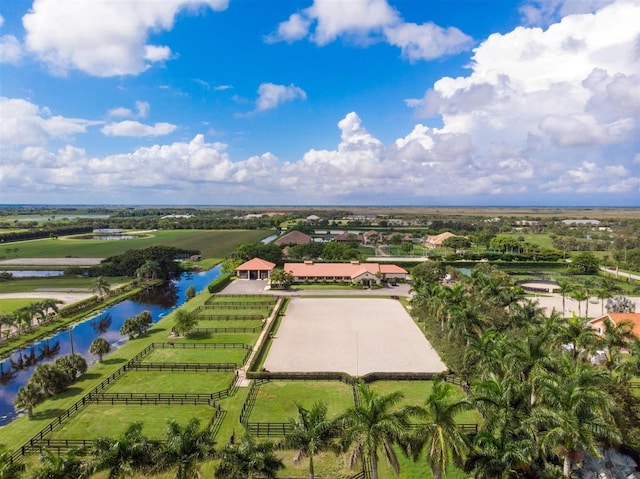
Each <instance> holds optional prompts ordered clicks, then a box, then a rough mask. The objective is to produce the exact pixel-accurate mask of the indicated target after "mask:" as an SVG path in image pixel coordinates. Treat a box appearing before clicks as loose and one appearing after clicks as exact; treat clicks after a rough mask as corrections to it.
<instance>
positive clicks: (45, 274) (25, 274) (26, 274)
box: [0, 270, 64, 278]
mask: <svg viewBox="0 0 640 479" xmlns="http://www.w3.org/2000/svg"><path fill="white" fill-rule="evenodd" d="M0 273H11V276H13V277H14V278H51V277H54V276H62V275H63V274H64V271H55V270H51V271H44V270H42V271H0Z"/></svg>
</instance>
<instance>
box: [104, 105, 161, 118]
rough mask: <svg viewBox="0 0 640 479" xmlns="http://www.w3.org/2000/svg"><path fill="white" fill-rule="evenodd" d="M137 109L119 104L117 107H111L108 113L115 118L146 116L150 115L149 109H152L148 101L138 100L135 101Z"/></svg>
mask: <svg viewBox="0 0 640 479" xmlns="http://www.w3.org/2000/svg"><path fill="white" fill-rule="evenodd" d="M135 107H136V111H135V112H134V111H133V110H131V109H130V108H126V107H124V106H118V107H116V108H111V109H110V110H109V111H108V112H107V115H109V116H110V117H114V118H146V117H147V116H149V110H151V105H149V103H148V102H146V101H137V102H136V103H135Z"/></svg>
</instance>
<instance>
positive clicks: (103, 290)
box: [91, 276, 111, 299]
mask: <svg viewBox="0 0 640 479" xmlns="http://www.w3.org/2000/svg"><path fill="white" fill-rule="evenodd" d="M91 292H93V293H96V294H97V295H98V297H99V298H101V299H102V297H103V296H106V295H108V294H109V293H110V292H111V286H109V283H108V282H107V280H106V279H104V278H103V277H102V276H98V277H97V278H95V279H94V280H93V282H92V283H91Z"/></svg>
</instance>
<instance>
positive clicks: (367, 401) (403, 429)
mask: <svg viewBox="0 0 640 479" xmlns="http://www.w3.org/2000/svg"><path fill="white" fill-rule="evenodd" d="M357 391H358V399H359V400H358V404H357V405H356V406H355V407H352V408H350V409H348V410H347V412H346V413H344V415H343V416H342V418H341V423H342V427H343V428H344V433H343V434H344V435H343V438H342V440H343V448H344V449H345V450H346V449H347V448H348V447H349V446H351V445H353V449H352V451H351V454H350V465H351V467H354V466H355V464H356V463H357V462H358V461H361V462H364V461H366V460H370V461H371V469H372V477H373V479H378V462H379V461H378V460H379V452H380V450H381V449H382V451H383V453H384V455H385V458H386V459H387V461H388V462H389V463H390V464H391V467H393V470H394V472H395V473H396V475H399V474H400V465H399V463H398V457H397V455H396V453H395V451H394V448H393V446H394V445H396V444H399V443H400V442H402V441H403V440H404V439H406V437H407V431H408V428H409V422H408V418H407V411H406V410H398V409H397V408H396V406H397V405H398V403H399V402H400V400H401V399H402V398H403V394H402V393H401V392H399V391H396V392H392V393H389V394H385V395H380V394H377V393H375V392H374V391H372V390H371V389H369V387H368V386H367V385H366V384H365V383H363V382H360V383H358V386H357Z"/></svg>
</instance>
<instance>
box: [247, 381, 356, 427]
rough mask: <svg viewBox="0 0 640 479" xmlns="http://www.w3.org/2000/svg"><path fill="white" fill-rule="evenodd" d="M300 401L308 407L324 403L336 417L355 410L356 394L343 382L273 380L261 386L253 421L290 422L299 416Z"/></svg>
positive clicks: (329, 413) (251, 419)
mask: <svg viewBox="0 0 640 479" xmlns="http://www.w3.org/2000/svg"><path fill="white" fill-rule="evenodd" d="M296 401H298V402H300V403H301V404H302V405H303V406H305V407H311V406H312V405H313V403H315V402H317V401H323V402H324V403H325V404H326V405H327V409H328V415H329V417H334V416H338V415H340V414H342V413H343V412H345V411H346V410H347V409H348V408H350V407H353V392H352V388H351V386H350V385H348V384H345V383H343V382H340V381H269V382H268V383H265V384H263V385H262V386H260V391H259V392H258V396H257V398H256V403H255V405H254V407H253V411H252V412H251V417H250V418H249V421H250V422H286V421H287V420H288V419H289V418H292V417H295V415H296Z"/></svg>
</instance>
